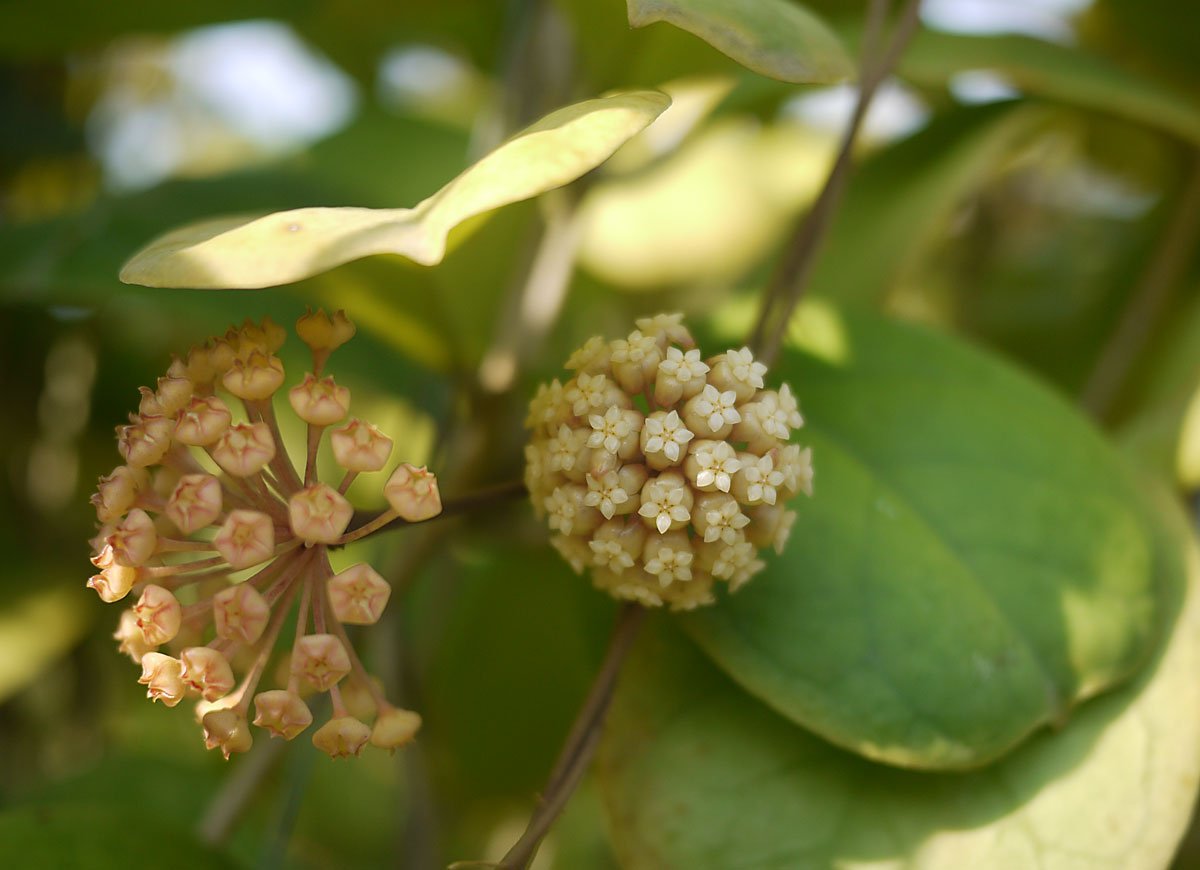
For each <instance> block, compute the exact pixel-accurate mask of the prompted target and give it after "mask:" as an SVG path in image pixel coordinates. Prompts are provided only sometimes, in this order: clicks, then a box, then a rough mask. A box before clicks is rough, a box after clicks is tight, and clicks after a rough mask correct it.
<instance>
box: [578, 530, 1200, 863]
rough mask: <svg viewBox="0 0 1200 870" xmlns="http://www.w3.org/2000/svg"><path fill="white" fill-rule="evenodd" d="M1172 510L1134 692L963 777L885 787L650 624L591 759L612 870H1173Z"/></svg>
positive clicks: (1187, 784)
mask: <svg viewBox="0 0 1200 870" xmlns="http://www.w3.org/2000/svg"><path fill="white" fill-rule="evenodd" d="M1171 511H1172V513H1171V515H1170V517H1169V525H1170V531H1169V532H1167V531H1164V532H1163V538H1164V540H1162V541H1161V542H1160V544H1159V545H1160V547H1161V548H1163V550H1164V552H1166V553H1167V554H1168V556H1167V558H1168V560H1169V561H1170V563H1171V566H1170V570H1169V572H1168V573H1169V575H1170V580H1171V583H1172V587H1171V592H1170V605H1169V608H1168V609H1169V615H1170V616H1171V618H1172V620H1173V621H1174V630H1173V631H1172V632H1171V633H1170V641H1169V643H1168V642H1166V641H1164V642H1163V643H1162V644H1161V647H1162V648H1160V650H1159V652H1158V653H1157V655H1156V656H1155V657H1154V661H1153V663H1152V664H1151V665H1150V666H1149V667H1147V668H1146V669H1145V670H1144V671H1143V672H1142V674H1141V675H1140V676H1139V677H1138V679H1137V681H1136V682H1135V683H1134V684H1132V685H1130V686H1128V687H1127V688H1123V689H1122V690H1120V691H1119V692H1115V693H1112V694H1110V695H1108V696H1106V697H1104V698H1102V699H1098V700H1095V701H1093V702H1091V703H1089V704H1087V705H1086V706H1085V707H1084V708H1083V709H1082V710H1081V711H1080V712H1079V715H1078V716H1077V717H1076V718H1074V719H1073V720H1072V721H1071V722H1070V723H1068V724H1067V726H1066V727H1065V728H1064V729H1062V730H1061V731H1058V732H1053V733H1045V734H1042V735H1039V736H1038V737H1036V738H1034V739H1033V740H1031V741H1030V742H1029V743H1028V744H1026V745H1025V746H1023V747H1021V748H1020V749H1018V750H1017V751H1016V752H1014V753H1012V754H1011V755H1009V756H1007V757H1006V758H1004V759H1003V760H1001V761H999V762H997V763H995V764H993V765H991V766H990V767H987V768H985V769H983V770H978V771H973V772H971V773H965V774H945V773H921V772H915V771H903V770H897V769H895V768H891V767H887V766H884V765H880V764H873V763H871V762H868V761H865V760H864V759H862V758H859V757H857V756H854V755H851V754H850V753H847V752H844V751H842V750H840V749H837V748H835V747H833V746H831V745H829V744H828V743H825V742H824V741H822V740H820V739H818V738H817V737H814V736H813V735H812V734H810V733H808V732H806V731H804V730H803V729H801V728H798V727H796V726H795V725H793V724H792V723H791V722H789V721H787V720H786V719H783V718H782V717H780V716H777V715H775V714H774V713H772V712H771V711H770V710H769V709H767V708H766V707H765V706H763V705H761V704H759V703H757V702H756V701H755V700H754V699H753V698H751V697H749V696H748V695H746V694H745V693H744V692H742V691H741V690H740V689H739V688H738V687H737V686H736V685H735V684H734V683H733V682H732V681H730V680H729V679H728V678H727V677H725V676H724V675H722V674H721V673H720V672H719V671H717V670H716V669H715V668H713V667H712V665H711V664H710V663H708V662H706V661H705V660H704V657H703V656H702V655H700V654H699V653H698V652H697V651H696V650H695V649H694V648H693V647H692V645H691V644H689V643H687V642H686V641H685V640H684V639H683V638H681V637H680V636H679V635H678V634H677V633H675V632H674V631H673V630H670V629H669V626H668V625H667V624H666V623H665V621H662V622H660V623H658V624H657V627H658V629H659V630H658V631H657V632H655V633H649V632H648V633H647V636H645V637H643V638H642V639H641V641H640V646H639V647H637V648H635V651H634V654H633V656H632V657H631V659H630V660H629V661H628V662H627V667H626V670H625V672H624V676H623V677H622V681H621V684H620V686H619V688H618V691H617V696H616V698H615V700H614V706H613V709H612V712H611V714H610V716H609V719H608V722H607V728H606V733H605V737H604V740H603V742H602V744H601V750H600V756H599V768H598V770H599V775H600V781H601V785H602V788H603V790H604V794H605V800H606V803H607V806H608V812H609V821H610V826H611V827H612V830H613V840H614V842H615V843H616V844H617V848H618V853H619V857H620V858H621V866H622V867H625V868H628V870H643V868H647V870H649V868H653V870H671V868H686V870H709V868H711V870H726V868H730V867H753V868H755V870H784V868H786V870H808V868H813V870H817V868H821V870H824V868H830V867H868V866H869V867H870V868H872V870H901V868H907V870H913V868H919V870H963V868H971V870H1014V868H1024V867H1038V868H1041V870H1082V868H1089V870H1091V868H1111V870H1117V868H1120V870H1130V868H1152V867H1165V866H1167V865H1168V863H1169V861H1170V858H1171V854H1172V852H1173V851H1174V849H1175V847H1176V845H1177V843H1178V841H1179V838H1180V837H1181V835H1182V834H1183V831H1184V829H1185V828H1186V827H1187V823H1188V817H1189V814H1190V811H1191V808H1192V804H1193V801H1194V799H1195V789H1196V784H1197V778H1198V776H1200V686H1198V684H1197V681H1196V678H1195V675H1196V672H1197V668H1200V574H1198V570H1197V554H1196V551H1195V546H1194V543H1192V544H1189V545H1187V553H1186V554H1185V553H1184V552H1182V550H1183V547H1182V546H1181V545H1182V543H1183V540H1184V538H1185V537H1187V536H1189V535H1190V532H1189V531H1188V529H1187V528H1186V526H1185V523H1186V520H1185V519H1184V518H1183V517H1182V516H1180V515H1179V513H1178V508H1176V507H1172V508H1171ZM1185 558H1186V560H1187V567H1186V568H1185V566H1184V559H1185ZM1185 572H1186V575H1190V579H1189V578H1188V576H1186V575H1185ZM1185 584H1186V585H1187V589H1186V601H1184V600H1181V599H1183V596H1184V593H1185V589H1184V585H1185ZM654 627H655V624H654V623H652V624H651V625H649V626H647V628H650V629H652V630H653V628H654Z"/></svg>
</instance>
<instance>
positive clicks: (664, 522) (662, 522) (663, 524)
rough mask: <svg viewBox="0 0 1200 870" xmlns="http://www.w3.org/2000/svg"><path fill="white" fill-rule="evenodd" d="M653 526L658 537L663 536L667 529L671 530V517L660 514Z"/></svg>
mask: <svg viewBox="0 0 1200 870" xmlns="http://www.w3.org/2000/svg"><path fill="white" fill-rule="evenodd" d="M654 525H655V526H657V527H658V533H659V534H660V535H665V534H666V533H667V529H669V528H671V517H670V516H669V515H668V514H665V513H660V514H659V515H658V519H657V520H655V521H654Z"/></svg>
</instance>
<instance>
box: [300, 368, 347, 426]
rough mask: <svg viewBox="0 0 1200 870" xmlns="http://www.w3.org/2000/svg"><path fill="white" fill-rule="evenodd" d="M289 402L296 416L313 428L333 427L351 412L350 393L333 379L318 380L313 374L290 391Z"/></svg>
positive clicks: (307, 375) (306, 376)
mask: <svg viewBox="0 0 1200 870" xmlns="http://www.w3.org/2000/svg"><path fill="white" fill-rule="evenodd" d="M288 401H289V402H291V403H292V410H293V411H295V412H296V416H297V417H299V418H300V419H301V420H303V421H304V422H305V423H311V424H312V425H313V426H332V425H333V424H334V423H336V422H338V421H339V420H341V419H342V418H343V417H345V416H346V414H347V413H349V411H350V391H349V390H348V389H347V388H346V387H342V386H338V385H337V384H336V383H334V380H333V378H321V379H320V380H318V379H317V378H316V376H314V375H313V374H312V373H311V372H310V373H308V374H306V375H305V376H304V380H303V381H302V382H301V383H299V384H297V385H296V386H294V387H292V388H291V389H290V390H288Z"/></svg>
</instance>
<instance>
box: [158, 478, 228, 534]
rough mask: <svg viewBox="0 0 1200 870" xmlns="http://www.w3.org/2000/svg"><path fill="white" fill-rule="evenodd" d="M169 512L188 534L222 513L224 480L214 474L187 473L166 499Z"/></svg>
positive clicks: (169, 515) (172, 520) (171, 519)
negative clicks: (218, 478) (222, 482)
mask: <svg viewBox="0 0 1200 870" xmlns="http://www.w3.org/2000/svg"><path fill="white" fill-rule="evenodd" d="M166 515H167V519H169V520H170V521H171V522H173V523H174V524H175V525H176V526H178V527H179V530H180V531H181V532H183V533H184V534H185V535H190V534H191V533H192V532H195V531H197V530H199V529H202V528H204V527H205V526H207V525H210V524H211V523H212V522H213V521H215V520H216V519H217V517H219V516H220V515H221V482H220V481H219V480H217V479H216V478H215V477H213V476H212V475H211V474H185V475H184V476H183V477H181V478H179V483H177V484H176V485H175V489H174V490H173V491H172V492H171V497H170V498H169V499H168V500H167V508H166Z"/></svg>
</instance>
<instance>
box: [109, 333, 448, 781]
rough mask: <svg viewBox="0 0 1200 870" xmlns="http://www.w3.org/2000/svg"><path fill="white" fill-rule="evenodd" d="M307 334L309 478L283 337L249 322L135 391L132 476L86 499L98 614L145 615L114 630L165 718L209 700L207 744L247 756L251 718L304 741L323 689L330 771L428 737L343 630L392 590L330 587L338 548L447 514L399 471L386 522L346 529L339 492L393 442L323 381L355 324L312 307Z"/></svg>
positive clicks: (406, 471) (128, 460) (204, 715)
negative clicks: (370, 719)
mask: <svg viewBox="0 0 1200 870" xmlns="http://www.w3.org/2000/svg"><path fill="white" fill-rule="evenodd" d="M296 332H297V334H298V335H299V336H300V338H301V340H302V341H304V343H305V344H307V345H308V346H309V348H310V349H311V351H312V357H313V366H312V371H311V372H307V373H305V374H304V376H303V378H302V379H301V380H300V382H299V383H297V384H295V385H294V386H292V387H291V388H290V389H289V390H288V391H287V400H288V403H289V405H290V406H291V410H292V411H293V412H294V413H295V414H296V416H297V417H299V418H300V419H301V420H302V421H303V422H304V423H306V424H307V431H308V439H307V451H306V456H305V457H304V464H303V467H302V468H297V466H295V465H294V464H293V462H292V460H291V458H290V457H289V456H288V454H287V452H286V450H285V448H284V444H283V440H282V438H281V437H280V431H279V425H278V423H277V421H276V417H275V405H274V396H275V395H276V394H277V393H278V392H279V391H280V390H281V389H283V387H284V383H285V381H286V373H285V372H284V369H283V363H282V362H281V361H280V360H279V358H278V357H276V356H275V353H276V352H277V351H278V350H279V348H280V347H281V346H282V344H283V342H284V339H285V332H284V330H283V329H282V328H281V327H279V326H277V325H276V324H274V323H272V322H271V321H270V320H269V319H264V320H263V321H262V322H261V323H260V324H254V323H251V322H250V321H246V323H245V324H244V325H243V326H242V327H241V328H240V329H230V330H229V332H227V333H226V334H225V335H224V336H222V337H220V338H213V339H210V340H209V341H208V342H207V343H205V344H204V345H201V346H197V347H194V348H192V350H191V351H190V352H189V353H188V355H187V356H186V358H184V359H176V360H175V361H174V362H173V363H172V364H171V366H170V368H169V369H168V370H167V374H166V376H165V377H162V378H160V379H159V380H158V384H157V388H156V389H154V390H150V389H148V388H144V387H143V388H142V391H141V393H142V398H141V402H140V404H139V407H138V413H137V414H134V415H131V417H130V422H129V424H128V425H125V426H121V427H118V429H117V441H118V447H119V449H120V452H121V455H122V457H123V458H124V459H125V464H124V465H121V466H118V467H117V468H116V469H115V470H114V471H113V472H112V474H110V475H108V476H107V477H103V478H101V479H100V484H99V488H98V491H97V492H96V494H95V495H94V496H93V497H92V504H93V505H95V508H96V515H97V517H98V519H99V521H100V523H101V529H100V532H99V534H98V535H97V536H96V538H95V539H94V540H93V542H92V543H93V547H94V555H93V557H92V564H93V565H95V566H96V568H97V570H98V572H99V573H97V574H96V575H95V576H93V577H92V578H91V580H90V581H89V582H88V585H89V586H90V587H92V588H93V589H95V590H96V592H97V593H98V594H99V595H100V597H101V598H102V599H103V600H105V601H108V602H113V601H120V600H123V599H127V598H130V599H134V602H135V603H134V604H133V606H132V607H130V608H128V609H126V610H125V611H124V612H123V613H122V614H121V618H120V621H119V625H118V628H117V632H116V634H115V637H116V639H117V640H118V641H119V642H120V649H121V651H122V652H124V653H126V654H128V655H129V656H130V657H131V658H133V660H134V661H136V662H138V663H140V664H141V666H142V675H141V678H140V679H139V682H140V683H142V684H143V685H144V686H146V690H147V695H148V696H149V697H150V698H151V699H153V700H156V701H162V702H163V703H164V704H166V705H167V706H168V707H173V706H175V705H176V704H178V703H179V702H180V701H182V700H183V699H184V698H186V697H193V698H198V699H199V704H198V705H197V718H198V719H199V720H200V722H201V725H202V726H203V729H204V740H205V743H206V745H207V746H208V747H209V748H210V749H213V748H218V747H219V748H220V749H221V751H222V752H223V753H224V755H225V757H226V758H228V757H229V755H230V754H231V753H233V752H245V751H246V750H247V749H249V748H250V745H251V743H252V740H253V737H252V730H251V727H250V725H251V721H250V720H251V718H252V720H253V725H255V726H258V727H259V728H263V729H265V730H266V731H267V732H268V733H269V734H271V735H272V736H275V737H282V738H284V739H285V740H291V739H292V738H294V737H296V736H297V735H298V734H300V733H301V732H303V731H305V730H306V729H307V728H308V727H309V726H310V725H311V724H312V720H313V717H312V713H311V712H310V710H309V706H308V704H307V703H306V702H305V700H304V695H305V694H307V693H310V692H314V691H315V692H328V693H329V695H330V696H331V700H332V707H333V714H332V717H331V718H330V720H329V721H328V722H326V723H325V724H324V725H322V726H321V727H320V728H318V729H316V730H315V732H314V733H313V738H312V739H313V743H314V744H315V745H316V746H317V747H318V748H320V749H322V750H323V751H325V752H327V753H328V754H329V755H331V756H333V757H335V758H340V757H344V756H349V755H358V754H359V753H360V752H361V751H362V749H363V747H364V746H365V745H366V744H367V743H368V742H370V743H372V744H374V745H375V746H379V747H381V748H384V749H389V750H391V749H395V748H397V747H399V746H402V745H404V744H405V743H408V742H409V741H411V740H412V739H413V737H414V736H415V735H416V733H417V730H418V729H419V728H420V725H421V717H420V716H419V715H417V714H416V713H414V712H411V711H408V710H402V709H399V708H397V707H395V706H393V705H392V704H390V703H388V701H387V699H386V698H385V697H384V696H383V693H382V692H381V691H380V690H379V688H378V686H377V684H376V681H375V680H373V679H372V678H371V677H370V676H369V675H368V674H367V672H366V670H365V669H364V668H363V665H362V662H361V661H360V660H359V658H358V656H357V654H356V653H355V650H354V647H353V645H352V644H351V643H350V640H349V637H348V635H347V632H346V629H345V626H346V625H370V624H372V623H374V622H375V621H376V620H378V619H379V617H380V615H381V614H382V613H383V610H384V607H385V606H386V605H387V602H388V597H389V595H390V593H391V587H390V586H389V585H388V583H387V581H386V580H385V579H384V578H383V577H382V576H380V575H379V573H378V572H376V571H375V570H374V569H373V568H372V567H371V566H369V565H366V564H357V565H352V566H351V567H349V568H347V569H345V570H344V571H342V572H340V573H337V574H335V573H334V572H333V570H332V568H331V567H330V563H329V558H328V548H329V547H330V546H338V545H343V544H346V543H349V542H351V541H353V540H357V539H358V538H360V537H362V536H364V534H366V533H369V531H371V530H373V529H375V528H379V527H381V526H382V525H385V524H386V523H387V522H388V521H390V520H392V519H395V518H402V519H404V520H407V521H410V522H417V521H420V520H425V519H429V518H430V517H432V516H436V515H437V514H438V513H440V512H441V499H440V496H439V494H438V488H437V480H436V478H435V477H434V475H433V474H431V473H430V472H428V471H426V470H425V469H424V468H415V467H413V466H411V465H408V464H402V465H400V466H399V467H398V468H397V469H396V470H395V471H394V472H393V474H392V475H391V477H390V479H389V480H388V482H387V483H386V485H385V486H384V493H385V495H386V498H387V500H388V503H389V505H390V506H391V509H390V510H389V511H387V512H386V513H385V514H384V515H382V516H381V517H379V518H378V519H377V520H375V521H373V522H372V523H370V524H369V526H370V528H367V527H364V528H362V529H359V530H357V531H355V532H351V533H349V534H348V533H347V531H346V530H347V527H348V526H349V524H350V521H351V519H352V518H353V515H354V509H353V507H352V506H351V505H350V502H349V501H347V499H346V496H345V493H346V490H347V489H348V488H349V486H350V484H351V482H353V480H354V479H355V477H357V476H358V475H359V474H363V473H371V472H377V471H379V470H381V469H382V468H383V467H384V466H385V465H386V463H387V460H388V458H389V456H390V454H391V450H392V442H391V439H389V438H388V437H387V436H386V435H384V434H383V433H382V432H380V431H379V430H378V429H377V428H375V427H374V426H372V425H371V424H370V423H367V422H365V421H363V420H357V419H351V420H349V421H348V422H345V423H343V421H344V420H345V418H346V417H347V415H348V414H349V409H350V391H349V390H347V389H346V388H345V387H343V386H340V385H339V384H337V383H336V382H335V381H334V379H333V378H332V377H329V376H323V375H322V372H323V369H324V367H325V363H326V362H327V361H328V359H329V355H330V353H332V351H334V350H335V349H337V348H338V347H339V346H340V345H342V344H344V343H345V342H346V341H348V340H349V339H350V338H351V337H353V335H354V326H353V324H352V323H350V321H349V320H347V319H346V317H345V315H344V314H343V313H342V312H340V311H339V312H337V313H336V314H335V315H333V316H332V317H330V316H328V315H327V314H326V313H325V312H324V311H318V312H317V313H316V314H313V313H311V312H310V313H308V314H306V315H304V316H303V317H301V318H300V320H299V321H298V323H297V324H296ZM339 424H341V425H339ZM331 427H336V428H331ZM327 429H329V436H330V445H331V448H332V452H333V455H334V457H335V458H336V460H337V462H338V464H339V465H340V466H341V468H342V469H343V471H344V474H343V476H342V477H341V479H340V480H339V481H336V482H334V483H332V484H330V483H326V482H322V481H320V480H318V479H317V462H316V458H317V452H318V449H319V447H320V444H321V441H322V439H323V436H324V435H325V432H326V430H327ZM285 626H294V630H295V635H294V639H293V642H292V644H291V649H290V658H289V661H290V666H289V670H288V673H287V679H286V685H285V687H283V688H277V689H267V690H265V691H260V690H259V684H260V682H261V681H262V678H263V675H264V673H265V672H266V668H267V665H268V664H269V663H270V662H271V660H272V657H273V656H275V655H276V650H277V645H278V644H277V642H278V640H279V638H280V636H281V635H282V634H283V632H284V630H285ZM164 645H165V646H166V647H167V649H168V650H169V651H170V652H171V653H172V654H168V653H167V652H163V651H160V647H163V646H164ZM281 657H282V656H281ZM235 671H239V672H241V674H242V676H241V680H240V682H239V681H237V680H236V679H235ZM343 689H348V690H354V691H356V692H357V693H358V694H364V693H365V694H366V695H368V696H369V697H370V699H371V701H372V702H373V706H374V709H375V721H374V725H373V726H370V725H367V724H366V723H364V722H362V721H361V720H359V719H358V718H356V717H355V716H353V715H351V713H350V712H349V710H348V705H347V703H346V701H345V700H344V699H343ZM252 708H253V709H252Z"/></svg>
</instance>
